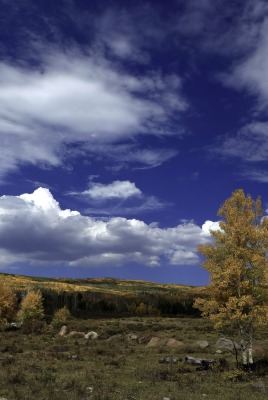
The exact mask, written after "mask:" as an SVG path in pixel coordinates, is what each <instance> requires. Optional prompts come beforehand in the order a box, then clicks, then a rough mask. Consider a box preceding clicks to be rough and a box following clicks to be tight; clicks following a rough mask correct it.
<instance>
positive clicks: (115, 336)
mask: <svg viewBox="0 0 268 400" xmlns="http://www.w3.org/2000/svg"><path fill="white" fill-rule="evenodd" d="M123 339H124V336H123V335H121V334H120V333H119V334H118V335H113V336H110V337H109V338H108V339H106V342H113V341H114V340H115V341H116V340H123Z"/></svg>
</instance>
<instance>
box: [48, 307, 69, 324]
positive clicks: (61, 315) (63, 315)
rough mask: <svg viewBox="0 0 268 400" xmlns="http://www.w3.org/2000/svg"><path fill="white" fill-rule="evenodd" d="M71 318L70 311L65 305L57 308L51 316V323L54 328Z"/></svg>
mask: <svg viewBox="0 0 268 400" xmlns="http://www.w3.org/2000/svg"><path fill="white" fill-rule="evenodd" d="M70 319H71V314H70V311H69V310H68V308H67V307H63V308H60V309H59V310H57V311H56V312H55V314H54V316H53V318H52V321H51V325H52V326H53V327H55V328H58V327H60V326H61V325H65V324H66V323H67V322H68V321H70Z"/></svg>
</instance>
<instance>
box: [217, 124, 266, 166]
mask: <svg viewBox="0 0 268 400" xmlns="http://www.w3.org/2000/svg"><path fill="white" fill-rule="evenodd" d="M211 150H212V151H213V152H214V153H216V154H220V155H222V156H228V157H238V158H241V159H242V160H245V161H250V162H259V161H265V160H267V157H268V122H258V121H254V122H252V123H250V124H247V125H245V126H244V127H242V128H241V129H240V130H239V131H238V132H237V134H235V135H233V136H229V135H227V136H225V137H221V138H219V140H218V141H217V142H216V144H215V145H213V146H211Z"/></svg>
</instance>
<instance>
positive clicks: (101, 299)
mask: <svg viewBox="0 0 268 400" xmlns="http://www.w3.org/2000/svg"><path fill="white" fill-rule="evenodd" d="M0 281H2V282H6V283H8V284H10V285H12V286H13V287H14V289H15V290H16V292H17V294H18V296H19V299H21V298H22V297H23V296H24V293H25V292H26V291H27V290H29V289H32V290H34V289H40V290H41V291H42V295H43V299H44V306H45V309H46V313H47V314H48V315H53V313H54V312H55V311H56V310H57V309H59V308H61V307H63V306H66V307H68V309H69V310H70V311H71V312H72V314H73V315H74V316H81V317H92V316H107V315H109V316H118V315H126V316H133V315H167V316H172V315H196V314H198V311H197V310H196V309H194V308H193V302H194V299H195V298H196V297H199V296H203V295H206V288H205V287H195V286H186V285H179V284H161V283H156V282H147V281H142V280H127V279H116V278H85V279H77V278H74V279H72V278H40V277H30V276H23V275H15V274H3V273H0Z"/></svg>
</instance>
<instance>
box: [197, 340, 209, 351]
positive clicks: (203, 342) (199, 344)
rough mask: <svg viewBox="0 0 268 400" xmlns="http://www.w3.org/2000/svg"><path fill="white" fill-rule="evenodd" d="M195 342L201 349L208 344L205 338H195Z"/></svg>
mask: <svg viewBox="0 0 268 400" xmlns="http://www.w3.org/2000/svg"><path fill="white" fill-rule="evenodd" d="M196 344H197V346H199V347H201V349H205V348H207V347H208V346H209V343H208V341H207V340H197V342H196Z"/></svg>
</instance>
